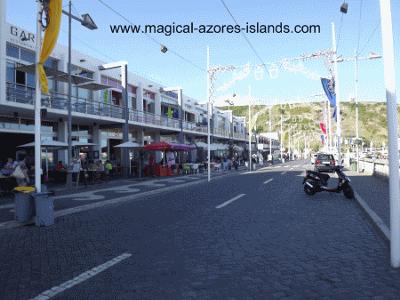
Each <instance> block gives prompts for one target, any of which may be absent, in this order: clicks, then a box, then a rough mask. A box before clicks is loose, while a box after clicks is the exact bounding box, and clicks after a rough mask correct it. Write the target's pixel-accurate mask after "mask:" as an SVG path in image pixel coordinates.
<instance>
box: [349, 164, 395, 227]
mask: <svg viewBox="0 0 400 300" xmlns="http://www.w3.org/2000/svg"><path fill="white" fill-rule="evenodd" d="M346 175H348V176H349V177H350V178H351V184H352V186H353V188H354V190H355V191H356V192H357V193H358V194H359V195H360V196H361V198H362V199H363V200H364V201H365V202H366V203H367V205H368V206H369V207H370V208H371V210H373V211H374V212H375V213H376V214H377V215H378V216H379V217H380V218H381V219H382V221H383V222H384V224H385V225H386V226H387V227H388V228H390V208H389V182H388V181H387V180H386V179H384V178H381V177H376V176H372V175H368V174H364V173H357V172H355V171H346Z"/></svg>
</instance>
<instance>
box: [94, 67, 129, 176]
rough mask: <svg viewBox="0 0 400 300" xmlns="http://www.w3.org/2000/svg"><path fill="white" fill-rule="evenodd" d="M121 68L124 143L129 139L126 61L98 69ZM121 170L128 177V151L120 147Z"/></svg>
mask: <svg viewBox="0 0 400 300" xmlns="http://www.w3.org/2000/svg"><path fill="white" fill-rule="evenodd" d="M116 68H120V69H121V82H122V96H123V102H124V109H123V110H122V111H123V117H124V121H125V122H124V125H123V126H122V140H123V142H124V143H126V142H128V141H129V123H128V121H129V107H128V62H127V61H117V62H113V63H108V64H104V65H101V66H99V70H100V71H104V70H110V69H116ZM122 166H123V168H122V172H123V176H124V177H128V170H129V166H130V161H129V151H128V149H126V148H122Z"/></svg>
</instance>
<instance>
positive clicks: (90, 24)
mask: <svg viewBox="0 0 400 300" xmlns="http://www.w3.org/2000/svg"><path fill="white" fill-rule="evenodd" d="M71 10H72V1H71V0H69V3H68V11H65V10H63V11H62V12H63V14H64V15H66V16H68V121H67V123H68V130H67V131H68V165H69V166H72V74H71V73H72V64H71V52H72V51H71V48H72V42H71V40H72V38H71V28H72V19H74V20H76V21H78V22H80V23H81V25H82V26H84V27H86V28H88V29H90V30H94V29H97V26H96V24H95V23H94V21H93V19H92V18H91V17H90V16H89V14H83V15H82V16H81V17H78V16H74V15H73V14H72V12H71ZM67 187H68V188H71V187H72V168H68V172H67Z"/></svg>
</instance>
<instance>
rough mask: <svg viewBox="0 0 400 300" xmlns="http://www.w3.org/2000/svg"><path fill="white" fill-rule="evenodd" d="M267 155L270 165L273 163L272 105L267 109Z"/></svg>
mask: <svg viewBox="0 0 400 300" xmlns="http://www.w3.org/2000/svg"><path fill="white" fill-rule="evenodd" d="M269 155H270V156H271V164H273V163H274V158H273V156H272V105H271V106H270V107H269Z"/></svg>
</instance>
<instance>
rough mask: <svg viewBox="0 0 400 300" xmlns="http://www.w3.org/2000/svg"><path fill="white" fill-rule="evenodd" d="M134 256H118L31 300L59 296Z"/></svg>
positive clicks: (125, 254)
mask: <svg viewBox="0 0 400 300" xmlns="http://www.w3.org/2000/svg"><path fill="white" fill-rule="evenodd" d="M130 256H132V254H130V253H123V254H121V255H120V256H117V257H115V258H113V259H111V260H109V261H107V262H105V263H104V264H101V265H99V266H97V267H94V268H92V269H90V270H88V271H86V272H83V273H81V274H80V275H78V276H76V277H74V278H72V279H71V280H68V281H66V282H64V283H62V284H60V285H57V286H54V287H52V288H51V289H48V290H47V291H44V292H43V293H41V294H39V295H37V296H36V297H35V298H32V299H31V300H45V299H50V298H52V297H54V296H57V295H58V294H60V293H62V292H64V291H65V290H67V289H70V288H72V287H73V286H75V285H77V284H80V283H82V282H84V281H86V280H88V279H90V278H92V277H94V276H96V275H97V274H99V273H101V272H103V271H105V270H107V269H108V268H111V267H112V266H114V265H116V264H117V263H120V262H121V261H123V260H124V259H127V258H128V257H130Z"/></svg>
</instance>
